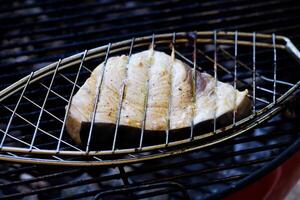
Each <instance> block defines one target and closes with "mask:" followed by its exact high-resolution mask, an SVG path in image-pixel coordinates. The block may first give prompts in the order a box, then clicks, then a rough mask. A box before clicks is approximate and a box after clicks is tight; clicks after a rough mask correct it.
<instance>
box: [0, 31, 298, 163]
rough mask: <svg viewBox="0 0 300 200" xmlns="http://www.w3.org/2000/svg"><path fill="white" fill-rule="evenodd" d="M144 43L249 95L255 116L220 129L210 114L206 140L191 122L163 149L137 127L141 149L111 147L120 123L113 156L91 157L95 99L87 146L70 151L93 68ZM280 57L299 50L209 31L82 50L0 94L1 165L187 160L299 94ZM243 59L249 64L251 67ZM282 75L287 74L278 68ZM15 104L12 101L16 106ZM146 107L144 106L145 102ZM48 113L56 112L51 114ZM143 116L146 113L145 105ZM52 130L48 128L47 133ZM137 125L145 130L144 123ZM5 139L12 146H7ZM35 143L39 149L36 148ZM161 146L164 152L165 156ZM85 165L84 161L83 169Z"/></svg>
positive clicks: (279, 41) (263, 38) (262, 38)
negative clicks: (1, 115) (75, 106)
mask: <svg viewBox="0 0 300 200" xmlns="http://www.w3.org/2000/svg"><path fill="white" fill-rule="evenodd" d="M195 35H196V36H197V37H195ZM149 44H151V45H150V48H155V49H158V50H162V51H169V52H170V53H171V54H174V57H176V58H178V59H181V60H183V61H185V62H187V63H189V64H190V65H191V67H192V70H193V74H195V72H196V70H201V71H207V72H208V73H211V74H212V75H213V76H214V77H215V78H216V80H217V79H218V80H221V81H225V82H232V83H233V85H234V88H238V89H248V90H249V91H251V92H250V95H249V97H250V98H252V114H251V115H250V116H248V117H247V118H245V119H242V120H240V121H236V119H235V114H233V119H232V122H233V123H232V124H231V125H229V126H226V127H218V126H217V120H216V115H214V116H215V117H214V120H213V127H212V129H211V130H210V131H209V132H207V133H203V134H198V135H197V134H195V133H194V132H193V130H194V128H193V127H194V123H193V121H192V122H191V129H190V134H189V137H187V138H185V139H182V140H175V141H170V139H169V136H170V135H169V128H168V129H167V130H166V134H165V140H164V143H159V144H155V145H150V146H145V145H144V144H143V138H144V126H142V129H141V134H140V142H139V146H137V147H136V146H133V147H131V148H118V147H117V146H116V141H117V140H118V137H120V136H118V125H119V117H118V118H117V121H116V128H115V132H114V137H113V141H112V144H111V149H109V150H98V151H94V150H90V149H89V146H90V142H91V138H92V135H93V123H94V117H95V111H96V109H97V104H96V102H98V100H99V99H98V98H99V93H97V94H96V98H95V102H94V112H93V115H92V120H91V125H92V126H90V127H91V128H90V131H89V135H88V140H87V144H86V147H85V148H83V147H80V146H77V145H75V144H74V143H73V141H72V140H71V139H70V138H69V137H68V134H66V133H65V123H66V119H67V117H68V111H69V108H70V105H71V102H72V97H73V95H74V94H75V92H76V91H77V90H78V89H79V88H80V86H81V85H82V83H83V82H84V81H85V80H86V78H87V77H88V76H89V74H90V73H91V71H92V69H93V67H91V66H95V63H99V60H102V61H104V63H105V62H106V60H107V59H108V57H109V56H113V55H119V54H121V53H125V54H128V52H129V55H131V54H132V53H133V52H136V51H141V50H143V49H147V48H148V46H149ZM170 44H171V45H170ZM257 51H264V52H265V55H264V56H271V58H272V59H273V64H272V66H263V64H261V63H263V58H259V57H257V56H256V55H257V54H256V52H257ZM239 52H243V54H242V53H241V54H242V55H243V56H241V55H240V54H239ZM249 52H251V53H249ZM279 52H280V54H282V55H284V56H290V55H293V56H296V57H297V56H299V52H298V50H297V49H296V48H295V47H294V46H293V45H292V43H291V42H290V41H289V40H288V39H287V38H284V37H281V36H275V35H274V34H273V35H262V34H256V33H253V34H249V33H238V32H228V33H224V32H216V31H214V32H198V33H197V34H195V33H187V34H186V33H174V34H164V35H152V36H150V37H144V38H136V39H131V40H127V41H124V42H120V43H113V44H109V45H106V46H103V47H99V48H96V49H92V50H86V51H85V52H83V53H80V54H77V55H75V56H73V57H69V58H66V59H62V60H59V61H58V62H56V63H54V64H51V65H49V66H47V67H45V68H43V69H41V70H39V71H36V72H34V73H31V74H30V75H29V76H27V77H26V78H24V79H23V80H21V81H19V82H18V83H16V84H14V85H13V86H11V87H9V88H7V89H6V90H4V91H2V93H1V101H2V102H3V103H2V107H3V109H4V110H6V112H7V111H8V112H10V113H11V115H10V117H9V118H8V119H4V120H6V122H5V124H6V126H5V128H4V129H1V132H2V133H3V137H2V140H1V143H0V148H1V149H2V151H4V152H7V153H8V154H9V155H3V156H2V157H1V158H2V159H7V160H20V159H22V160H23V161H25V162H44V163H48V164H54V163H56V164H67V165H75V164H77V165H91V163H93V164H96V165H99V164H116V163H126V162H137V161H142V160H148V159H153V158H158V157H165V156H169V155H172V154H173V155H174V154H179V153H184V152H187V151H191V150H195V149H200V148H204V147H207V146H209V145H213V144H216V143H218V142H221V141H225V140H227V139H229V138H231V137H234V136H236V135H238V134H241V133H243V132H245V131H247V130H249V129H251V128H253V127H255V126H256V125H258V124H260V123H262V122H263V121H265V120H266V119H268V118H269V117H271V116H272V115H274V114H276V113H277V112H278V111H279V110H280V109H281V108H282V106H283V105H284V102H285V101H287V99H288V98H289V96H290V94H292V93H293V92H294V91H295V90H296V89H297V88H298V87H299V82H297V80H296V81H295V80H280V73H277V72H278V59H279V58H278V56H277V55H278V53H279ZM289 52H290V53H289ZM280 54H279V55H280ZM200 56H201V59H200ZM247 59H248V60H249V59H250V62H249V61H247ZM245 62H249V63H251V64H246V63H245ZM228 63H229V64H228ZM261 67H265V68H267V69H268V70H269V71H270V70H271V71H272V74H273V76H272V77H267V76H264V75H263V74H261V73H260V68H261ZM291 67H297V64H295V63H294V64H293V65H292V66H291ZM279 69H286V68H285V66H283V67H282V68H279ZM239 70H242V71H243V74H247V76H246V77H239V76H238V74H239ZM194 80H195V79H194ZM215 83H217V82H215ZM124 87H125V85H123V89H122V90H121V91H124ZM97 88H98V89H99V90H97V91H101V82H100V84H99V85H98V86H97ZM42 91H44V92H45V93H44V92H43V93H42ZM35 92H41V95H44V97H43V98H39V99H38V101H39V102H37V101H36V100H35V99H32V98H31V94H33V93H35ZM120 97H121V98H120V102H119V107H118V116H120V112H121V106H122V101H123V94H121V95H120ZM14 99H15V101H16V102H13V100H14ZM21 101H26V104H22V106H20V102H21ZM145 101H146V102H147V99H146V100H145ZM12 105H15V106H12ZM145 105H147V103H146V104H145ZM57 106H58V108H57ZM65 106H66V111H65ZM28 109H30V112H31V113H32V115H31V116H30V118H29V117H27V116H24V115H23V114H22V113H27V114H28ZM52 109H54V110H55V112H53V111H51V110H52ZM146 109H147V106H145V110H146ZM235 112H236V111H234V113H235ZM43 118H44V119H45V120H43ZM12 123H16V125H17V126H14V127H17V128H16V131H17V130H22V131H23V130H26V132H28V134H27V135H25V137H24V138H20V137H16V136H15V135H14V134H15V132H16V131H12V130H10V127H11V124H12ZM45 123H46V124H47V126H45ZM49 123H51V125H50V126H49ZM142 124H143V125H144V124H145V117H144V120H143V122H142ZM44 127H45V128H44ZM10 140H12V141H13V142H11V143H10ZM44 141H48V143H49V144H48V143H46V144H45V142H44ZM40 144H41V145H42V146H39V145H40ZM186 144H188V146H186ZM166 147H168V148H167V149H165V148H166ZM145 151H146V152H145ZM143 152H145V153H143ZM15 153H17V154H15ZM112 154H114V155H115V157H114V159H111V158H108V157H106V155H112ZM118 154H122V156H118ZM96 156H98V157H96ZM99 156H101V157H99ZM45 157H46V158H45ZM87 157H88V158H87ZM86 159H88V160H89V162H86ZM91 159H92V160H91Z"/></svg>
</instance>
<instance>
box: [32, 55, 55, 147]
mask: <svg viewBox="0 0 300 200" xmlns="http://www.w3.org/2000/svg"><path fill="white" fill-rule="evenodd" d="M60 63H61V59H60V60H59V61H58V62H57V65H56V67H55V71H54V73H53V76H52V79H51V82H50V85H49V89H48V90H47V93H46V96H45V98H44V102H43V105H42V107H41V111H40V114H39V117H38V120H37V123H36V126H35V129H34V133H33V136H32V139H31V143H30V147H29V151H31V150H32V147H33V144H34V141H35V137H36V134H37V131H38V127H39V125H40V121H41V118H42V115H43V111H44V108H45V105H46V102H47V100H48V96H49V93H50V89H51V87H52V85H53V82H54V78H55V76H56V73H57V70H58V68H59V66H60Z"/></svg>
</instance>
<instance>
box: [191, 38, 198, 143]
mask: <svg viewBox="0 0 300 200" xmlns="http://www.w3.org/2000/svg"><path fill="white" fill-rule="evenodd" d="M196 65H197V34H195V33H194V34H193V71H192V76H193V88H192V90H193V97H192V98H193V106H194V108H193V115H192V119H191V133H190V140H193V139H194V128H195V116H196V114H195V110H196V109H197V103H196V102H197V76H196Z"/></svg>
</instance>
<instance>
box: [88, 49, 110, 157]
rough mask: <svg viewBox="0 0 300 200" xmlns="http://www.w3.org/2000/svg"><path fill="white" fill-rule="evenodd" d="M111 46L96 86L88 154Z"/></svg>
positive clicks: (107, 51)
mask: <svg viewBox="0 0 300 200" xmlns="http://www.w3.org/2000/svg"><path fill="white" fill-rule="evenodd" d="M110 48H111V43H109V44H108V45H107V50H106V54H105V59H104V63H103V67H102V73H101V77H100V78H101V79H100V80H99V81H98V83H97V86H96V95H95V99H94V105H93V112H92V113H91V126H90V129H89V135H88V140H87V144H86V149H85V152H86V153H87V154H88V152H89V148H90V142H91V137H92V134H93V128H94V123H95V117H96V113H97V108H98V102H99V97H100V93H101V86H102V83H103V79H104V73H105V68H106V64H107V60H108V55H109V52H110Z"/></svg>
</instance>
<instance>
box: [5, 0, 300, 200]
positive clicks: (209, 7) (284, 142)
mask: <svg viewBox="0 0 300 200" xmlns="http://www.w3.org/2000/svg"><path fill="white" fill-rule="evenodd" d="M63 4H65V6H64V7H63V6H61V5H62V2H61V1H51V2H50V1H49V2H48V1H43V2H38V3H37V4H35V2H34V1H32V2H27V3H24V2H19V3H18V2H16V3H14V5H10V3H9V1H7V2H4V3H3V4H2V6H3V7H2V8H1V11H2V12H1V16H0V18H1V20H2V23H1V30H2V34H3V35H4V36H3V38H4V39H3V40H2V41H1V42H2V43H1V45H2V49H3V50H2V52H1V70H4V71H5V73H2V72H3V71H2V72H1V77H2V78H1V80H2V81H1V86H0V87H1V89H3V88H5V87H6V86H7V85H9V84H11V83H13V82H14V81H16V80H17V79H19V78H21V77H23V76H25V75H27V74H28V73H29V72H30V71H32V70H34V69H38V68H40V67H43V66H45V65H46V64H48V63H49V62H54V61H57V60H58V59H59V58H62V57H66V56H68V55H72V54H74V53H76V51H82V50H84V49H89V48H93V47H97V46H100V45H102V44H105V43H107V42H114V41H117V40H122V39H128V38H131V37H132V36H140V35H146V34H148V35H149V34H152V33H153V32H155V33H159V32H172V31H194V30H196V29H197V30H201V31H202V30H210V29H214V28H219V29H223V30H224V29H226V30H235V29H238V30H242V31H243V30H246V31H254V30H255V31H258V32H266V33H271V32H276V33H277V34H282V35H286V36H288V37H290V38H291V39H292V41H293V42H295V43H296V45H297V44H298V42H299V37H298V35H297V31H298V30H299V28H298V26H297V23H296V22H297V19H298V15H297V12H298V11H299V8H298V7H297V6H293V4H295V3H294V2H293V1H289V3H286V2H280V1H267V2H257V3H254V2H253V1H251V4H250V2H248V1H226V2H217V1H216V2H211V1H208V2H201V3H198V2H192V1H191V2H186V1H184V2H179V1H171V2H166V3H165V2H143V3H142V2H140V3H139V2H134V1H131V2H121V3H120V4H116V5H115V4H113V3H111V2H96V1H95V2H94V1H89V2H87V3H83V2H81V3H77V4H74V2H73V1H66V2H64V3H63ZM295 5H296V4H295ZM104 8H105V9H104ZM132 11H135V12H132ZM229 11H231V12H229ZM12 12H13V13H14V14H13V15H12V14H11V13H12ZM120 14H121V16H122V17H121V18H120ZM141 15H142V18H143V20H141ZM278 16H282V17H278ZM78 19H80V20H78ZM197 19H198V20H197ZM201 50H202V51H203V52H205V55H208V56H209V57H210V58H213V57H214V55H213V54H214V51H213V47H210V46H207V47H206V48H205V49H201ZM232 50H233V49H227V48H226V47H223V48H220V49H219V50H218V52H219V55H221V56H220V58H219V57H218V59H220V62H221V61H222V62H224V63H222V64H224V65H225V66H230V65H231V66H232V63H230V62H232V60H233V59H232V57H230V55H228V54H226V52H227V53H228V51H229V53H231V54H232V53H233V51H232ZM191 52H192V51H191V50H190V49H189V51H188V52H184V53H185V55H186V57H187V58H189V60H193V58H192V55H191ZM241 52H242V51H241ZM256 53H257V56H256V57H257V60H261V62H258V63H256V65H257V70H258V71H259V72H260V73H262V74H264V75H265V76H266V77H270V78H273V67H271V66H273V63H274V61H273V56H272V55H273V50H272V49H270V51H264V50H263V49H261V50H259V49H257V51H256ZM277 53H278V72H280V73H278V76H279V77H277V79H278V80H287V79H289V81H290V82H291V83H296V81H298V77H297V73H299V69H297V68H295V69H294V70H293V71H292V72H293V73H291V70H292V69H293V67H294V66H295V63H293V59H291V58H290V57H289V56H288V54H285V53H283V52H282V53H280V52H277ZM226 55H227V56H226ZM239 56H240V57H239V60H241V61H242V62H243V63H244V64H245V65H247V66H251V67H252V61H253V60H252V51H251V52H250V51H249V50H248V51H245V52H244V53H241V54H239ZM223 57H224V58H223ZM198 58H202V59H201V60H199V63H197V64H199V66H208V68H209V66H211V65H212V64H213V63H212V62H211V61H209V59H205V56H203V55H202V54H201V53H200V52H199V55H198ZM243 58H244V59H243ZM226 59H227V60H226ZM230 60H231V61H230ZM226 61H227V62H229V63H227V65H226ZM202 62H203V63H202ZM97 63H99V61H98V62H97ZM204 63H206V64H207V65H204ZM202 64H203V65H202ZM241 65H242V63H240V65H239V69H242V67H241ZM89 66H95V65H93V64H92V63H90V64H86V65H84V67H89ZM264 66H267V67H266V68H264ZM32 67H33V68H32ZM290 67H291V68H290ZM15 69H18V72H19V73H18V74H17V75H16V73H15ZM206 70H207V71H209V69H206ZM210 72H211V73H213V71H210ZM88 73H89V72H88V71H86V72H85V74H86V76H87V75H88ZM220 73H221V72H220ZM239 73H240V74H238V75H239V76H240V77H241V78H243V79H245V80H247V79H248V80H247V81H249V82H251V80H252V73H249V72H248V73H247V70H244V71H240V72H239ZM66 74H67V75H68V76H67V78H68V77H69V78H72V79H71V80H74V78H75V76H76V74H74V73H72V72H69V73H66ZM220 75H222V74H220ZM220 77H224V80H222V81H226V82H230V81H232V76H229V77H228V76H227V77H226V76H225V73H224V76H220ZM226 78H227V79H226ZM61 79H62V80H61V81H62V82H63V83H64V84H68V81H67V80H66V79H64V78H63V77H62V78H61ZM84 80H85V79H84V78H82V80H80V81H81V83H82V81H84ZM49 81H50V80H48V82H47V84H49ZM258 85H259V82H258ZM268 87H269V88H272V87H273V85H268ZM57 89H59V86H57ZM60 89H62V88H60ZM278 89H279V88H278ZM38 91H40V88H39V89H37V90H34V88H32V93H31V94H28V95H29V97H30V100H31V98H32V100H34V102H36V103H37V104H38V105H42V102H43V99H44V98H40V94H39V93H38ZM45 91H46V90H44V91H43V92H45ZM264 93H265V91H264V92H262V93H259V92H258V93H257V94H256V95H262V94H264ZM44 94H45V93H44ZM56 96H57V95H56ZM29 97H28V98H29ZM54 97H55V95H53V96H52V98H53V103H54V104H56V103H57V98H56V97H55V98H54ZM49 98H50V99H51V96H49ZM272 98H273V97H272V94H270V96H268V97H267V99H272ZM17 100H18V98H14V100H11V102H8V104H6V105H9V104H11V105H10V106H8V107H9V108H10V109H13V108H14V106H15V105H16V103H17ZM62 101H63V100H62ZM28 102H29V101H28V100H26V101H25V100H24V101H21V102H20V106H21V107H22V112H23V114H24V115H25V116H26V118H33V117H36V116H37V114H36V111H37V110H38V109H39V108H38V107H35V106H34V105H33V104H32V103H31V102H29V103H28ZM257 103H259V102H257ZM291 104H292V105H293V103H291ZM28 105H31V106H30V107H29V106H28ZM1 109H2V110H6V111H5V112H4V117H3V118H1V124H7V122H8V120H9V117H10V115H11V111H10V110H8V109H6V108H1ZM59 109H60V110H61V109H62V108H59V107H58V108H53V110H51V113H53V112H57V110H59ZM48 117H49V118H48V119H47V120H45V121H41V123H42V124H43V126H45V127H48V126H50V125H51V123H52V122H53V121H55V119H51V117H50V116H48ZM2 120H3V121H2ZM35 120H36V119H34V121H35ZM297 120H299V119H297V118H295V114H294V113H293V108H292V110H285V111H284V112H281V113H279V114H278V115H276V116H275V117H273V118H272V119H271V120H269V121H268V122H266V123H264V124H262V125H260V126H259V127H258V128H256V129H254V130H251V131H248V132H247V133H245V134H244V135H242V136H240V137H237V138H235V139H232V140H229V141H227V142H225V143H222V144H220V145H216V146H214V147H213V148H209V149H205V150H202V151H197V152H194V153H189V154H184V155H185V156H181V157H170V158H164V159H158V160H155V161H148V162H145V163H139V164H131V165H125V166H120V167H118V168H93V169H91V168H90V169H84V168H76V169H74V168H52V167H47V168H45V167H41V166H26V165H18V164H15V165H12V164H7V163H4V164H3V165H2V166H1V168H2V167H3V168H4V169H3V170H2V172H1V178H0V182H1V185H0V194H1V193H3V194H5V195H6V196H4V198H7V197H8V196H10V197H16V196H20V195H27V196H32V197H34V196H35V195H39V197H40V198H43V197H45V196H43V194H42V193H43V192H44V193H47V198H55V197H56V198H57V197H64V198H68V197H69V198H75V197H77V198H79V197H83V196H95V195H97V194H98V193H99V192H102V193H101V194H99V195H98V197H99V198H100V197H103V196H105V197H107V198H112V196H113V195H116V194H118V195H119V196H122V195H123V194H122V193H121V192H120V191H122V190H124V189H125V188H127V189H125V191H126V192H125V193H124V195H128V192H129V191H130V192H132V193H131V194H130V195H134V196H138V197H139V198H142V197H148V196H155V195H161V194H163V195H165V196H163V197H166V195H170V196H171V197H173V198H184V197H186V195H189V196H192V197H195V196H201V197H203V198H212V197H217V196H216V195H221V194H222V192H226V191H227V192H228V191H229V188H232V186H235V187H237V186H240V185H241V184H243V183H245V182H247V180H248V179H249V175H250V174H253V172H254V171H255V170H258V171H257V172H259V171H263V170H265V169H267V168H268V167H270V166H271V165H273V166H274V163H273V162H275V158H277V159H276V161H278V160H280V159H279V158H283V153H282V152H283V151H284V150H285V149H287V150H286V151H285V153H286V154H287V153H291V151H292V147H293V146H294V147H296V146H297V145H298V144H297V138H298V133H299V129H298V128H297V127H296V123H295V122H296V121H297ZM1 126H2V125H1ZM51 128H54V127H51ZM1 129H5V126H4V125H3V127H1ZM20 129H22V130H25V129H26V127H22V126H21V127H20V124H18V123H16V122H15V123H12V129H11V130H12V131H13V134H14V135H15V136H17V137H18V138H20V139H22V140H26V138H27V139H30V138H31V137H28V136H30V135H31V133H32V130H31V129H30V128H28V132H26V133H27V134H26V133H23V132H20V131H18V130H20ZM28 133H30V134H28ZM39 138H40V140H41V141H39V140H38V141H37V144H38V145H39V146H38V148H47V147H49V146H50V147H51V145H53V143H51V141H50V140H47V139H46V140H45V139H42V138H43V137H39ZM10 141H11V142H12V143H10V145H13V146H15V145H16V143H14V142H15V141H14V140H10ZM47 141H49V142H47ZM70 142H71V141H70ZM17 143H18V144H20V142H17ZM290 146H291V147H290ZM62 147H64V146H62ZM287 147H290V148H287ZM224 149H225V150H226V151H224ZM288 150H289V151H288ZM224 152H225V153H224ZM157 153H159V152H157ZM8 156H12V155H8ZM286 156H287V155H285V157H286ZM259 169H260V170H259ZM255 174H256V173H254V175H255ZM194 177H197V178H196V179H195V178H194ZM16 186H17V187H16ZM54 186H55V187H54ZM31 189H33V190H31ZM58 189H59V190H58ZM153 189H156V190H153ZM46 191H47V192H46ZM194 195H195V196H194Z"/></svg>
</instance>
